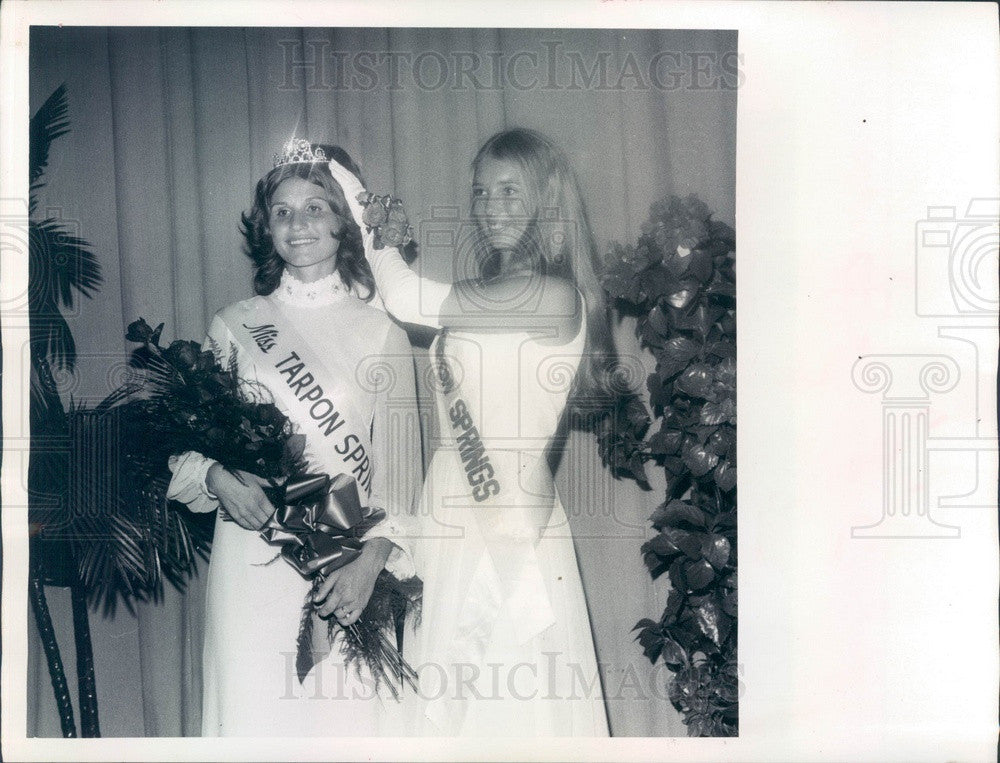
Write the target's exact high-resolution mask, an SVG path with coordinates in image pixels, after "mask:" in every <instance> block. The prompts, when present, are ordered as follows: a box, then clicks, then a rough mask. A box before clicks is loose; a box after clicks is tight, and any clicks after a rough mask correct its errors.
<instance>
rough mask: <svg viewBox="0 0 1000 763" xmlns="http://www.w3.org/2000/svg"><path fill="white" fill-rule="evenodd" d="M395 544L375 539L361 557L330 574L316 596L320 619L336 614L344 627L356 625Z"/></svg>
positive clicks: (363, 549) (366, 544)
mask: <svg viewBox="0 0 1000 763" xmlns="http://www.w3.org/2000/svg"><path fill="white" fill-rule="evenodd" d="M391 549H392V544H391V543H390V542H389V541H387V540H385V539H383V538H373V539H371V540H370V541H367V542H366V543H365V544H364V546H363V547H362V551H361V556H359V557H358V558H357V559H355V560H354V561H353V562H351V563H350V564H346V565H344V566H343V567H341V568H340V569H338V570H334V571H333V572H331V573H330V574H329V575H328V576H327V577H326V579H325V580H324V581H323V582H322V583H320V585H319V588H318V589H317V590H316V592H315V593H314V594H313V604H314V605H316V609H317V611H318V612H319V614H320V616H321V617H329V616H330V615H333V616H334V617H336V618H337V621H338V622H339V623H340V624H341V625H353V624H354V623H356V622H357V621H358V618H360V617H361V613H362V611H363V610H364V608H365V606H367V604H368V600H369V599H370V598H371V596H372V591H373V590H374V589H375V580H376V579H377V578H378V574H379V572H381V571H382V569H383V567H385V562H386V559H388V557H389V552H390V551H391Z"/></svg>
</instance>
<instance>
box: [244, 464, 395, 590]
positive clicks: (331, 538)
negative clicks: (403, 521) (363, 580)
mask: <svg viewBox="0 0 1000 763" xmlns="http://www.w3.org/2000/svg"><path fill="white" fill-rule="evenodd" d="M265 493H267V496H268V498H270V499H271V502H272V503H273V504H274V505H275V506H277V507H278V508H277V509H276V510H275V512H274V514H272V515H271V518H270V519H268V521H267V523H266V524H265V525H264V527H263V529H261V531H260V534H261V537H263V538H264V540H266V541H267V542H268V543H270V544H271V545H274V546H281V556H282V558H284V560H285V561H286V562H288V563H289V564H290V565H292V567H294V568H295V569H296V570H297V571H298V573H299V574H300V575H302V577H305V578H311V577H313V576H315V575H316V574H317V573H319V574H322V575H328V574H329V573H331V572H333V571H334V570H336V569H339V568H341V567H343V566H344V565H345V564H348V563H350V562H352V561H354V560H355V559H357V558H358V556H360V555H361V536H362V535H364V534H365V532H367V531H368V530H369V529H371V528H372V527H374V526H375V525H376V524H378V523H379V522H381V521H382V520H383V519H384V518H385V512H384V511H383V510H382V509H376V508H371V507H364V506H362V505H361V499H360V497H359V493H358V483H357V481H356V480H355V479H354V477H351V476H350V475H348V474H338V475H337V476H336V477H334V478H333V479H330V477H329V476H327V475H326V474H300V475H296V476H294V477H291V478H289V480H288V481H287V482H286V483H285V484H284V485H283V486H280V487H276V488H267V489H266V490H265Z"/></svg>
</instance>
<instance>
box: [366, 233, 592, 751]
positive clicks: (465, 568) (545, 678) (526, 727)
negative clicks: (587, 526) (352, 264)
mask: <svg viewBox="0 0 1000 763" xmlns="http://www.w3.org/2000/svg"><path fill="white" fill-rule="evenodd" d="M369 261H370V263H371V264H372V269H373V272H374V274H375V278H376V284H377V285H378V288H379V292H380V295H381V297H382V298H383V299H384V300H385V304H386V307H387V309H388V310H389V311H390V312H392V313H393V314H394V315H395V316H396V317H397V318H399V319H400V320H403V321H407V322H412V323H423V324H426V325H432V326H439V325H440V324H439V322H438V315H439V312H438V310H439V308H440V306H441V304H442V303H443V300H444V299H445V298H446V294H447V292H448V291H449V287H448V286H446V285H442V284H439V283H435V282H433V281H428V280H426V279H421V278H418V277H417V276H416V274H415V273H414V272H413V271H412V270H410V269H409V268H407V267H406V265H405V264H404V263H403V262H402V260H401V259H400V258H399V256H398V253H396V252H395V251H394V250H381V251H379V252H375V253H369ZM585 335H586V331H585V323H584V322H583V321H581V325H580V327H579V331H578V332H577V334H576V336H575V337H574V338H573V339H572V340H571V341H570V342H568V343H564V344H552V343H551V341H550V340H549V339H547V338H546V337H544V336H541V335H540V333H530V332H496V333H489V332H486V331H477V332H474V333H473V332H459V331H449V332H446V333H444V334H443V335H439V336H438V338H437V339H436V340H435V344H434V345H433V346H432V348H431V353H432V368H434V370H435V371H436V374H435V381H434V382H433V386H434V392H435V398H436V405H437V411H438V419H439V422H440V429H441V440H440V441H439V442H437V443H434V445H436V451H435V453H434V457H433V461H432V464H431V467H430V470H429V473H428V476H427V479H426V481H425V483H424V490H423V493H422V498H421V505H420V510H419V512H418V514H419V517H420V522H421V537H420V540H419V541H418V542H416V543H415V546H414V554H415V558H416V563H417V565H418V567H419V569H420V574H421V577H422V578H423V580H424V599H423V610H422V614H421V621H420V626H419V628H418V633H417V639H416V641H417V648H416V650H415V652H413V653H412V654H413V658H414V659H415V660H416V663H415V664H416V665H417V666H418V670H419V672H420V679H421V680H420V689H421V691H420V696H421V700H422V701H423V706H422V707H421V708H420V710H421V711H420V712H418V713H417V714H416V715H417V719H416V720H415V721H414V724H413V728H414V733H418V734H426V735H442V736H501V737H502V736H540V737H544V736H607V735H608V724H607V716H606V712H605V708H604V697H603V691H602V686H601V680H600V675H599V672H598V665H597V659H596V654H595V650H594V642H593V636H592V633H591V629H590V621H589V617H588V613H587V603H586V599H585V598H584V593H583V585H582V582H581V578H580V572H579V568H578V565H577V559H576V551H575V548H574V545H573V539H572V535H571V533H570V528H569V524H568V522H567V519H566V513H565V511H564V509H563V506H562V504H561V502H560V501H559V498H558V496H557V495H556V496H554V497H553V495H552V494H551V493H548V494H544V493H545V491H544V490H543V491H542V493H543V494H538V493H539V489H538V486H539V485H545V484H547V485H548V487H549V488H551V480H550V479H547V478H544V477H543V478H541V479H540V478H539V475H540V473H541V471H542V470H547V469H548V466H547V463H546V459H545V456H544V454H545V450H546V448H547V446H548V445H549V443H550V441H551V439H552V437H553V435H554V433H555V432H556V429H557V426H558V423H559V419H560V417H561V414H562V411H563V408H564V407H565V405H566V400H567V396H568V393H569V390H570V386H571V383H572V380H573V377H574V375H575V373H576V370H577V368H578V367H579V364H580V361H581V356H582V353H583V349H584V343H585Z"/></svg>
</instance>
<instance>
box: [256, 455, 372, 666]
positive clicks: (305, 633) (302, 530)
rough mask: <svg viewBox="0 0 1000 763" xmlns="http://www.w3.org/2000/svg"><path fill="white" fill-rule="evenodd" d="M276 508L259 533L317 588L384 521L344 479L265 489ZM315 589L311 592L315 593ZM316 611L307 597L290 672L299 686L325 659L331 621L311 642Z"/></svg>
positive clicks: (304, 480)
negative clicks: (363, 538)
mask: <svg viewBox="0 0 1000 763" xmlns="http://www.w3.org/2000/svg"><path fill="white" fill-rule="evenodd" d="M264 492H265V493H266V494H267V497H268V498H269V499H270V500H271V502H272V503H273V504H274V505H275V506H277V507H278V508H277V509H275V511H274V513H273V514H272V515H271V518H270V519H268V521H267V523H266V524H265V525H264V527H263V528H262V529H261V531H260V535H261V537H262V538H263V539H264V540H266V541H267V542H268V543H270V544H271V545H273V546H281V556H282V558H283V559H284V560H285V561H286V562H288V563H289V564H290V565H292V567H294V568H295V570H296V571H297V572H298V573H299V574H300V575H302V577H304V578H306V579H310V578H312V579H314V580H316V583H318V582H319V580H321V579H322V578H323V577H324V576H326V575H329V574H330V573H331V572H333V571H334V570H337V569H340V568H341V567H343V566H344V565H345V564H348V563H350V562H353V561H354V560H355V559H357V558H358V557H359V556H360V555H361V536H362V535H364V534H365V532H367V531H368V530H369V529H371V528H372V527H373V526H374V525H376V524H378V523H379V522H381V521H382V520H383V519H384V518H385V511H383V510H382V509H376V508H371V507H368V508H366V507H364V506H362V505H361V499H360V497H359V494H358V483H357V481H356V480H355V479H354V477H351V476H350V475H347V474H338V475H337V476H336V477H334V478H333V479H330V477H329V476H328V475H326V474H298V475H295V476H294V477H291V478H289V480H288V481H287V482H286V483H285V484H284V485H283V486H278V487H274V488H265V490H264ZM315 585H316V584H314V586H313V590H315ZM318 617H319V615H318V613H317V612H316V611H315V609H314V607H313V604H312V598H311V594H307V595H306V599H305V602H304V603H303V605H302V617H301V620H300V623H299V635H298V638H297V639H296V658H295V670H296V673H297V674H298V677H299V683H302V682H303V681H304V680H305V678H306V676H307V675H308V674H309V671H310V670H312V668H313V667H314V666H315V665H316V664H318V663H319V662H320V661H322V660H323V659H324V658H325V657H326V655H328V654H329V653H330V648H331V646H330V641H331V638H332V630H331V628H332V627H333V621H330V622H329V623H328V624H327V627H320V629H319V630H320V631H326V632H327V638H323V637H322V636H321V635H319V634H317V638H314V635H313V634H314V632H315V630H316V628H315V622H314V621H315V620H317V619H318Z"/></svg>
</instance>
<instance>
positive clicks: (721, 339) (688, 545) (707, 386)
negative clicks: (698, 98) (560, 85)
mask: <svg viewBox="0 0 1000 763" xmlns="http://www.w3.org/2000/svg"><path fill="white" fill-rule="evenodd" d="M603 283H604V287H605V289H606V290H607V291H608V293H609V294H610V295H611V296H612V297H614V298H615V300H616V304H617V306H618V308H619V310H620V311H621V312H622V313H624V314H631V315H634V316H636V317H637V319H638V321H637V327H636V330H637V335H638V337H639V339H640V342H641V344H642V346H643V347H645V348H647V349H648V350H650V351H651V352H652V353H653V355H654V356H655V358H656V368H655V370H654V371H653V373H651V374H650V375H649V377H648V379H647V386H648V389H649V399H650V407H651V408H652V411H653V418H654V419H655V420H656V421H657V422H658V424H659V426H658V428H657V429H656V431H655V432H653V434H652V435H650V436H648V437H646V436H645V435H646V432H647V430H648V429H649V428H650V426H651V424H652V422H651V420H650V417H649V415H648V414H647V413H646V411H645V409H644V408H643V407H642V406H641V404H638V405H637V404H635V403H634V402H628V403H627V404H623V405H622V406H620V408H619V410H618V411H617V412H616V414H617V415H616V417H615V418H609V419H608V420H607V421H606V422H605V425H604V428H603V431H602V433H601V451H602V454H603V455H604V458H605V460H606V462H607V463H608V464H609V465H610V466H611V467H612V469H614V470H615V472H616V473H617V474H619V475H628V476H632V477H634V478H635V479H636V480H638V481H639V482H640V483H642V484H643V485H646V486H648V483H647V481H646V475H645V470H644V467H645V464H646V462H649V461H652V462H654V463H655V464H657V465H658V466H660V467H662V468H663V470H664V473H665V476H666V484H667V487H666V495H665V496H664V501H663V503H662V504H660V506H658V507H657V509H656V511H654V512H653V515H652V516H651V517H650V520H651V522H652V525H653V528H654V529H655V530H656V532H657V534H656V535H655V536H654V537H653V538H651V539H650V540H648V541H647V542H646V543H645V544H643V546H642V554H643V557H644V560H645V562H646V566H647V567H648V568H649V571H650V574H651V575H652V577H653V578H654V579H656V578H658V577H659V576H661V575H663V574H667V575H668V576H669V578H670V583H671V587H672V590H671V591H670V594H669V595H668V597H667V602H666V607H665V608H664V611H663V614H662V615H661V616H660V617H659V618H658V619H656V620H653V619H644V620H641V621H640V622H639V623H637V624H636V626H635V629H636V630H638V631H639V634H638V637H637V638H638V641H639V643H640V645H641V646H642V648H643V652H644V653H645V655H646V656H647V657H648V658H649V660H650V661H651V662H653V663H656V662H657V661H658V660H663V662H665V663H666V664H667V666H668V667H669V668H670V669H671V670H672V671H673V673H674V676H673V677H672V679H671V681H670V686H669V693H668V695H669V697H670V700H671V702H672V703H673V705H674V707H676V708H677V709H678V710H679V711H680V712H681V713H682V714H683V715H684V723H685V724H686V725H687V727H688V734H689V735H690V736H735V735H736V733H737V730H738V688H739V681H738V669H737V663H736V645H737V577H736V561H737V560H736V288H735V287H736V281H735V237H734V234H733V230H732V229H731V228H730V227H729V226H727V225H725V224H724V223H721V222H718V221H715V220H712V217H711V213H710V211H709V209H708V207H707V206H706V205H705V204H704V203H703V202H701V201H700V200H698V199H697V198H696V197H695V196H688V197H686V198H683V199H682V198H678V197H676V196H671V197H669V198H668V199H664V200H662V201H659V202H657V203H655V204H653V206H652V209H651V211H650V217H649V220H648V221H647V222H646V223H645V224H644V225H643V228H642V235H641V236H640V237H639V240H638V242H637V244H636V245H635V246H622V245H620V244H616V245H614V246H613V247H612V249H611V252H610V253H609V255H608V259H607V263H606V269H605V272H604V276H603Z"/></svg>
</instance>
